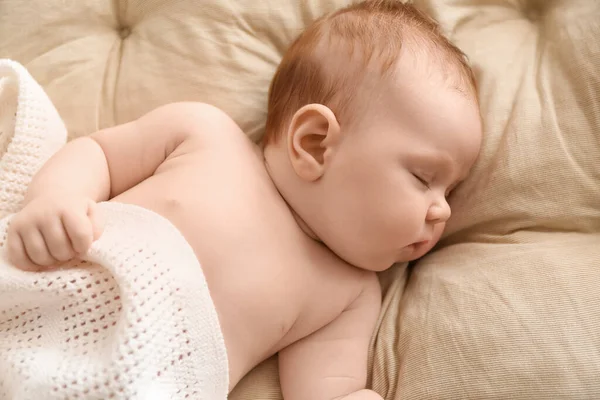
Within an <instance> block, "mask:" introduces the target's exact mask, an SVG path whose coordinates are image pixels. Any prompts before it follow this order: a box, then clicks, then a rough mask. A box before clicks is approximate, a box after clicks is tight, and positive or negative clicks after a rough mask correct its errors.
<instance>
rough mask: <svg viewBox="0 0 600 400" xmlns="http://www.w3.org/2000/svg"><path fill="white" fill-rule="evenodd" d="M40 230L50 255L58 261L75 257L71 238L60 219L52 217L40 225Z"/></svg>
mask: <svg viewBox="0 0 600 400" xmlns="http://www.w3.org/2000/svg"><path fill="white" fill-rule="evenodd" d="M41 231H42V235H43V236H44V239H45V240H46V245H47V246H48V250H49V251H50V254H51V255H52V257H54V258H55V259H56V260H58V261H69V260H70V259H72V258H73V257H75V251H74V250H73V246H72V245H71V240H70V239H69V237H68V235H67V232H66V230H65V228H64V226H63V223H62V221H61V219H59V218H53V219H52V220H51V221H49V222H48V223H46V224H44V225H43V226H42V228H41Z"/></svg>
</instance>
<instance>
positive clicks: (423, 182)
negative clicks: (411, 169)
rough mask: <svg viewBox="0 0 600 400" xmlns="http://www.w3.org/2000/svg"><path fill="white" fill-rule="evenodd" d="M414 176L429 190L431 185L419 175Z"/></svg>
mask: <svg viewBox="0 0 600 400" xmlns="http://www.w3.org/2000/svg"><path fill="white" fill-rule="evenodd" d="M413 176H414V177H415V178H417V180H418V181H419V182H421V183H422V184H423V185H424V186H425V187H426V188H427V189H429V183H428V182H427V181H426V180H425V179H423V178H421V177H420V176H419V175H416V174H413Z"/></svg>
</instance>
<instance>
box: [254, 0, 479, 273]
mask: <svg viewBox="0 0 600 400" xmlns="http://www.w3.org/2000/svg"><path fill="white" fill-rule="evenodd" d="M480 144H481V120H480V115H479V107H478V102H477V96H476V89H475V82H474V78H473V74H472V72H471V70H470V68H469V66H468V65H467V63H466V60H465V57H464V55H463V54H462V52H461V51H460V50H458V49H457V48H456V47H454V46H453V45H452V44H451V43H450V42H449V41H448V40H447V39H446V38H444V37H443V35H442V34H441V33H440V31H439V29H438V27H437V25H436V23H435V22H434V21H432V20H431V19H429V18H427V17H426V16H424V15H423V14H421V13H419V12H418V11H416V10H415V9H414V8H413V7H411V6H408V5H405V4H402V3H401V2H399V1H397V0H372V1H366V2H363V3H359V4H356V5H353V6H350V7H348V8H346V9H343V10H340V11H338V12H335V13H333V14H331V15H328V16H325V17H323V18H321V19H319V20H318V21H316V22H315V23H314V24H312V25H311V26H310V27H308V29H307V30H306V31H305V32H304V33H302V34H301V35H300V37H299V38H298V39H297V40H296V41H295V42H294V43H293V44H292V45H291V47H290V48H289V50H288V51H287V53H286V54H285V55H284V57H283V60H282V62H281V64H280V66H279V68H278V70H277V72H276V74H275V77H274V78H273V82H272V84H271V88H270V93H269V105H268V118H267V126H266V133H265V137H264V139H263V147H264V156H265V164H266V166H267V169H268V171H269V174H270V176H271V178H272V179H273V182H274V183H275V185H276V186H277V188H278V190H279V192H280V193H281V195H282V196H283V198H284V199H285V201H286V202H287V203H288V205H289V206H290V208H291V209H292V211H293V213H294V215H295V218H296V219H297V221H298V223H299V224H300V226H301V227H302V229H303V230H304V231H305V232H306V233H307V234H308V235H310V236H312V237H313V238H315V239H316V240H320V241H322V242H323V243H324V244H325V245H326V246H327V247H329V248H330V249H331V250H332V251H333V252H334V253H336V254H337V255H338V256H339V257H340V258H342V259H344V260H345V261H347V262H348V263H350V264H353V265H355V266H358V267H361V268H365V269H369V270H375V271H380V270H384V269H386V268H388V267H390V266H391V265H392V264H393V263H395V262H402V261H410V260H414V259H416V258H419V257H421V256H422V255H424V254H425V253H426V252H427V251H429V250H430V249H431V248H432V247H433V246H434V245H435V243H436V242H437V241H438V239H439V237H440V235H441V234H442V231H443V229H444V226H445V222H446V221H447V219H448V218H449V217H450V207H449V205H448V203H447V201H446V198H447V196H448V195H449V193H450V192H451V191H452V189H453V188H454V187H455V186H456V185H457V184H459V183H460V182H461V180H463V179H464V178H465V177H466V176H467V175H468V173H469V171H470V169H471V167H472V166H473V164H474V162H475V160H476V158H477V156H478V153H479V148H480Z"/></svg>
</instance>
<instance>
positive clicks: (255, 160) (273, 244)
mask: <svg viewBox="0 0 600 400" xmlns="http://www.w3.org/2000/svg"><path fill="white" fill-rule="evenodd" d="M113 201H118V202H123V203H131V204H136V205H139V206H142V207H145V208H147V209H150V210H152V211H154V212H156V213H158V214H160V215H162V216H164V217H165V218H167V219H169V220H170V221H171V223H173V224H174V225H175V226H176V227H177V228H178V229H179V230H180V231H181V233H182V234H183V236H184V237H185V238H186V240H187V241H188V242H189V244H190V245H191V247H192V248H193V250H194V251H195V253H196V256H197V257H198V259H199V261H200V264H201V265H202V269H203V271H204V274H205V276H206V280H207V282H208V286H209V288H210V291H211V295H212V298H213V300H214V303H215V307H216V309H217V313H218V315H219V319H220V322H221V327H222V329H223V335H224V338H225V344H226V346H227V352H228V357H229V364H230V387H233V386H235V385H236V384H237V382H238V381H239V379H241V378H242V377H243V376H244V375H245V374H246V373H247V372H248V371H249V370H250V369H251V368H252V367H254V366H255V365H256V364H258V363H259V362H260V361H262V360H264V359H265V358H267V357H269V356H270V355H272V354H274V353H276V352H277V351H279V350H280V349H282V348H283V347H286V346H287V345H289V344H291V343H293V342H294V341H296V340H298V339H300V338H302V337H304V336H306V335H308V334H310V333H311V332H313V331H315V330H317V329H319V328H321V327H322V326H324V325H326V324H327V323H329V322H330V321H331V320H333V319H334V318H336V317H337V316H338V315H339V314H340V313H341V312H342V311H343V309H344V308H345V307H346V306H347V305H348V304H349V303H350V302H351V301H352V299H353V298H355V297H356V295H357V293H358V292H359V291H360V290H361V287H362V286H361V285H362V283H363V282H364V277H365V274H366V272H364V271H361V270H359V269H357V268H353V267H350V266H348V265H347V264H346V263H344V262H343V261H341V260H340V259H338V258H337V257H335V256H334V255H333V254H332V253H331V252H330V251H329V250H328V249H326V248H325V247H324V246H323V245H321V244H319V243H317V242H315V241H314V240H312V239H310V238H309V237H308V236H306V235H305V234H304V233H303V232H302V231H301V230H300V228H299V227H298V225H297V223H296V222H295V220H294V217H293V216H292V214H291V212H290V211H289V209H288V207H287V205H286V204H285V202H284V201H283V199H282V198H281V197H280V196H279V194H278V192H277V190H276V189H275V187H274V186H273V184H272V182H271V180H270V178H269V176H268V174H267V172H266V170H265V168H264V165H263V162H262V157H261V155H260V153H259V150H258V148H257V147H256V146H254V145H253V144H251V143H250V142H249V141H248V140H240V141H239V146H238V145H236V146H232V147H231V148H230V149H229V150H228V151H227V152H226V154H224V153H223V152H216V151H215V152H210V151H203V152H194V153H180V154H173V155H172V156H170V157H169V158H167V160H166V161H165V162H164V163H163V164H162V165H161V166H160V167H159V168H158V169H157V171H156V172H155V174H154V175H153V176H152V177H150V178H149V179H147V180H145V181H144V182H142V183H140V184H138V185H137V186H135V187H133V188H131V189H130V190H128V191H126V192H125V193H122V194H121V195H119V196H117V197H116V198H114V199H113Z"/></svg>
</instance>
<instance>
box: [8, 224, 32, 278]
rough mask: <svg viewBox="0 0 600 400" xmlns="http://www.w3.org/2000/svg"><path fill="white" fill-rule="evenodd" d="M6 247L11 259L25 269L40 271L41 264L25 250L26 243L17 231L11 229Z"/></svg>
mask: <svg viewBox="0 0 600 400" xmlns="http://www.w3.org/2000/svg"><path fill="white" fill-rule="evenodd" d="M6 249H7V251H8V259H9V261H10V262H11V263H12V264H13V265H15V266H16V267H17V268H20V269H22V270H25V271H38V270H39V269H40V267H39V265H36V264H35V263H34V262H33V261H31V259H29V256H28V255H27V252H26V251H25V245H24V244H23V239H22V238H21V235H20V234H19V233H18V232H16V231H14V230H13V231H9V234H8V237H7V238H6Z"/></svg>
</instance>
